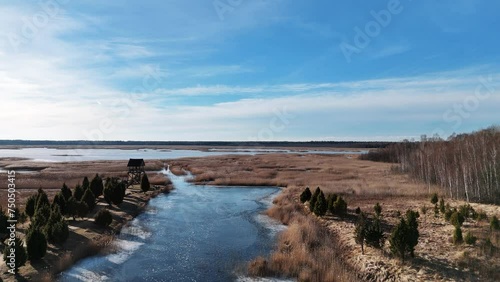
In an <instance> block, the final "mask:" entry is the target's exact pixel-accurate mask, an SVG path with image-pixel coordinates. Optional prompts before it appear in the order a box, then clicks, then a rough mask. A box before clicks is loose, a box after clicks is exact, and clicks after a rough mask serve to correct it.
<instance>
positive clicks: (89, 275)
mask: <svg viewBox="0 0 500 282" xmlns="http://www.w3.org/2000/svg"><path fill="white" fill-rule="evenodd" d="M68 276H69V277H71V278H74V279H77V280H80V281H84V282H93V281H106V280H109V277H107V276H106V275H99V274H98V273H95V272H93V271H90V270H87V269H85V268H82V267H75V268H74V269H73V271H72V272H71V273H68Z"/></svg>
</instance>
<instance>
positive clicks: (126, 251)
mask: <svg viewBox="0 0 500 282" xmlns="http://www.w3.org/2000/svg"><path fill="white" fill-rule="evenodd" d="M113 244H114V245H115V246H116V247H117V248H118V249H119V251H118V252H117V253H116V254H111V255H108V256H107V257H106V258H107V260H109V261H110V262H112V263H114V264H122V263H124V262H126V261H127V259H128V258H129V257H130V256H131V255H132V254H133V253H134V252H135V251H137V250H138V249H139V248H140V247H141V246H142V245H144V243H142V242H134V241H127V240H122V239H117V240H115V241H114V242H113Z"/></svg>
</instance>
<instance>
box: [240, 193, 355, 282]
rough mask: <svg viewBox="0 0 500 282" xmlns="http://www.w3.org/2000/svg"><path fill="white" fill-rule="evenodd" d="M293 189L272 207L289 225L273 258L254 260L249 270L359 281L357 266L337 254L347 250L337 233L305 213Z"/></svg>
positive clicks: (261, 273) (306, 278)
mask: <svg viewBox="0 0 500 282" xmlns="http://www.w3.org/2000/svg"><path fill="white" fill-rule="evenodd" d="M293 190H294V189H287V190H286V191H284V192H283V193H282V194H281V195H280V196H279V197H278V198H277V199H276V201H275V202H274V203H275V205H274V206H273V208H272V209H270V210H269V211H268V213H269V214H271V215H272V216H273V217H275V218H281V219H282V220H283V222H284V223H286V224H287V225H288V228H287V229H286V230H285V231H283V232H282V233H281V234H280V237H279V240H278V243H277V248H276V250H275V251H274V252H273V253H272V254H271V255H270V257H269V258H263V257H259V258H256V259H255V260H253V261H252V262H250V264H249V267H248V272H249V274H250V275H254V276H286V277H296V278H298V279H299V281H357V280H358V279H357V277H356V275H355V272H354V271H353V269H351V268H350V267H349V266H348V265H347V264H346V263H345V262H344V261H343V260H342V258H341V256H338V255H336V254H341V253H342V252H343V251H344V250H343V249H342V247H341V246H340V245H339V244H338V241H337V240H336V238H335V236H332V234H331V233H330V232H329V230H328V228H326V227H325V226H324V225H323V224H322V223H321V222H320V221H318V220H315V219H312V220H311V218H310V217H308V216H306V215H305V214H304V212H303V206H302V205H301V204H300V203H298V202H297V200H296V198H295V197H294V195H295V194H296V192H297V191H293ZM295 190H296V189H295ZM292 198H295V199H292ZM289 200H291V202H290V201H289Z"/></svg>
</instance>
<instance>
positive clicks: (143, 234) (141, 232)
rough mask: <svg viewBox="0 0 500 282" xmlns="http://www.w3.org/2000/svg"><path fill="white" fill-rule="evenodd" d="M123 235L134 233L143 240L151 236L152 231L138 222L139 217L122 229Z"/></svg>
mask: <svg viewBox="0 0 500 282" xmlns="http://www.w3.org/2000/svg"><path fill="white" fill-rule="evenodd" d="M121 234H122V235H132V236H135V237H138V238H141V239H142V240H146V238H149V237H150V236H151V232H149V231H147V230H146V229H144V228H143V227H142V226H140V225H139V224H138V221H137V219H134V221H133V222H132V224H130V225H128V226H126V227H124V228H123V229H122V231H121Z"/></svg>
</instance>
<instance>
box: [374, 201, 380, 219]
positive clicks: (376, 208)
mask: <svg viewBox="0 0 500 282" xmlns="http://www.w3.org/2000/svg"><path fill="white" fill-rule="evenodd" d="M373 210H374V211H375V215H376V216H377V217H380V215H381V214H382V206H380V204H379V203H376V204H375V206H374V207H373Z"/></svg>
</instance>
